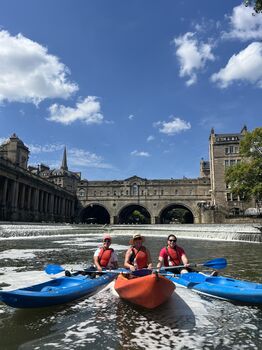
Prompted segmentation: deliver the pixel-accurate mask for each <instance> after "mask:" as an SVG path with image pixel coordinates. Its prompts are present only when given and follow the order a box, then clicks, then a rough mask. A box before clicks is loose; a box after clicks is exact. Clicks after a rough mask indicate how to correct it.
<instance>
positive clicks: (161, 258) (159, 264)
mask: <svg viewBox="0 0 262 350" xmlns="http://www.w3.org/2000/svg"><path fill="white" fill-rule="evenodd" d="M163 263H164V258H163V257H162V256H159V257H158V263H157V265H156V267H157V269H161V267H162V266H163Z"/></svg>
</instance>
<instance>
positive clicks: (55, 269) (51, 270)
mask: <svg viewBox="0 0 262 350" xmlns="http://www.w3.org/2000/svg"><path fill="white" fill-rule="evenodd" d="M62 271H65V269H64V268H63V267H62V266H60V265H47V266H46V268H45V272H46V273H47V274H48V275H55V274H56V273H59V272H62Z"/></svg>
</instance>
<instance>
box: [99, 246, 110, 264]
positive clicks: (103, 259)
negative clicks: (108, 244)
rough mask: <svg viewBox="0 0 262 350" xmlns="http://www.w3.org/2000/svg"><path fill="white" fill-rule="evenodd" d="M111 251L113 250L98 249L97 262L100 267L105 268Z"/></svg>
mask: <svg viewBox="0 0 262 350" xmlns="http://www.w3.org/2000/svg"><path fill="white" fill-rule="evenodd" d="M113 251H114V249H112V248H109V249H104V248H103V247H101V248H100V252H99V254H98V262H99V265H100V266H102V267H107V265H108V263H109V260H110V258H111V254H112V253H113Z"/></svg>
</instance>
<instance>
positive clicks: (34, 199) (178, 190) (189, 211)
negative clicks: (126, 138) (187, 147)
mask: <svg viewBox="0 0 262 350" xmlns="http://www.w3.org/2000/svg"><path fill="white" fill-rule="evenodd" d="M246 132H247V129H246V127H244V128H243V129H242V130H241V132H240V133H233V134H215V131H214V129H212V130H211V133H210V137H209V160H208V161H207V160H204V159H201V161H200V176H199V177H198V178H196V179H187V178H183V179H172V178H171V179H144V178H141V177H139V176H132V177H130V178H128V179H124V180H112V181H111V180H108V181H88V180H81V174H80V173H75V172H71V171H69V170H68V166H67V156H66V149H65V150H64V154H63V160H62V164H61V167H60V168H59V169H50V168H49V167H48V166H45V165H43V164H41V165H39V166H38V167H32V166H30V167H28V168H27V163H28V156H29V149H28V148H27V147H26V146H25V145H24V144H23V142H22V141H21V140H20V139H19V138H18V137H17V136H16V135H15V134H14V135H12V136H11V137H10V139H9V140H8V141H7V142H5V143H4V144H3V145H1V146H0V220H21V221H42V220H44V221H68V222H70V221H73V220H74V221H76V222H84V223H99V224H125V223H127V220H128V217H129V215H130V213H132V212H134V211H138V212H140V213H142V214H143V216H144V220H145V222H144V223H148V224H163V223H172V222H170V218H168V215H169V212H170V211H172V210H182V211H186V220H187V221H186V222H187V223H222V222H224V221H225V217H226V216H227V215H228V214H229V213H233V214H234V215H237V214H239V213H241V212H244V210H245V209H246V208H248V207H250V206H252V205H254V203H252V202H251V203H246V202H243V201H242V200H241V198H237V197H236V198H235V197H233V196H232V194H231V193H230V189H228V188H227V187H226V184H225V175H224V174H225V169H226V167H227V166H230V165H233V164H235V163H236V162H239V161H241V157H240V155H239V144H240V141H241V138H242V137H243V136H244V135H245V133H246ZM75 195H76V197H75ZM75 200H76V201H75ZM75 204H76V205H75ZM174 223H175V222H174Z"/></svg>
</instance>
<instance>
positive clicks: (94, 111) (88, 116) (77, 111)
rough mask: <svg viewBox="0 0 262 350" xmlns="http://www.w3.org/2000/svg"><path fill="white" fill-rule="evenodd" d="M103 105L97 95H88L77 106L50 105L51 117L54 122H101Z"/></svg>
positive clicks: (66, 123) (67, 123)
mask: <svg viewBox="0 0 262 350" xmlns="http://www.w3.org/2000/svg"><path fill="white" fill-rule="evenodd" d="M100 112H101V106H100V103H99V101H97V97H96V96H87V97H86V98H85V99H84V100H83V101H80V102H78V103H77V104H76V107H75V108H72V107H65V106H63V105H58V104H53V105H52V106H50V107H49V113H50V117H49V118H47V119H48V120H51V121H53V122H57V123H61V124H65V125H69V124H72V123H73V122H75V121H77V120H80V121H82V122H84V123H86V124H101V123H102V122H103V119H104V117H103V115H102V114H101V113H100Z"/></svg>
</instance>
